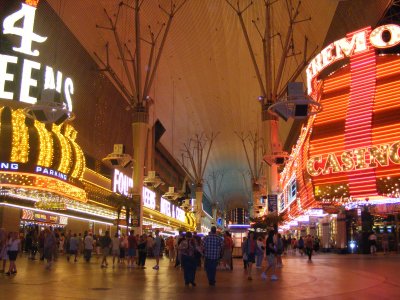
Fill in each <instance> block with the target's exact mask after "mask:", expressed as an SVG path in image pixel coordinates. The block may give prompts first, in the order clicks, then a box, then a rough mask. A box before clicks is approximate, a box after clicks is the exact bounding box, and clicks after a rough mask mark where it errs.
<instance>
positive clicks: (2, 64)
mask: <svg viewBox="0 0 400 300" xmlns="http://www.w3.org/2000/svg"><path fill="white" fill-rule="evenodd" d="M35 12H36V7H33V6H30V5H26V4H24V3H22V6H21V9H20V10H19V11H16V12H14V13H13V14H11V15H9V16H8V17H6V18H5V19H4V21H3V34H5V35H6V34H10V35H16V36H19V37H21V45H20V47H13V48H12V50H13V51H14V52H17V53H21V54H25V55H28V56H33V57H35V56H39V54H40V53H39V50H37V49H32V48H33V46H32V44H33V42H35V43H44V42H45V41H46V40H47V37H44V36H40V35H38V34H36V33H35V32H34V31H33V27H34V23H35ZM19 21H23V22H22V27H16V25H15V24H16V23H17V22H19ZM11 64H14V65H17V67H18V68H21V74H22V75H21V83H20V89H19V98H18V99H15V98H16V97H17V96H16V95H15V93H14V91H10V90H6V83H7V82H14V80H15V77H16V76H15V74H13V73H9V72H10V71H9V69H10V65H11ZM35 70H36V73H37V72H38V71H39V72H40V73H41V74H43V77H44V78H36V77H38V76H36V77H35V76H34V74H33V73H35ZM38 82H43V86H41V87H39V86H38ZM32 87H33V88H35V87H37V88H39V90H54V91H56V92H58V93H59V94H62V92H63V96H64V99H65V104H66V106H67V109H68V110H69V111H72V99H71V95H73V94H74V84H73V82H72V79H71V78H69V77H66V78H65V79H63V74H62V73H61V72H60V71H56V70H54V69H53V68H52V67H49V66H43V67H42V65H41V64H40V63H39V62H36V61H33V60H30V59H23V60H22V59H19V57H17V56H12V55H5V54H0V98H1V99H5V100H17V101H20V102H25V103H30V104H34V103H36V102H37V101H38V99H37V97H36V96H35V95H32V94H31V88H32Z"/></svg>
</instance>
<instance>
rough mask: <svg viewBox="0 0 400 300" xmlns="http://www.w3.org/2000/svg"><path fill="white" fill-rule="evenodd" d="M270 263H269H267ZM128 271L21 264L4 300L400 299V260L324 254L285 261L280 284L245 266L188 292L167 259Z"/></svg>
mask: <svg viewBox="0 0 400 300" xmlns="http://www.w3.org/2000/svg"><path fill="white" fill-rule="evenodd" d="M264 263H265V262H264ZM153 265H154V260H152V259H150V260H148V261H147V267H148V268H147V269H146V270H139V269H127V268H122V267H120V268H119V267H117V268H110V267H109V268H107V269H101V268H100V266H99V264H98V263H96V258H94V259H93V261H92V262H91V263H90V264H86V263H85V262H83V260H82V259H80V260H79V261H78V262H77V263H73V262H71V263H67V262H66V260H65V258H64V257H61V258H60V259H59V261H58V262H57V263H56V264H55V266H54V269H53V270H51V271H46V270H45V268H44V264H43V262H40V261H28V260H27V259H26V258H25V257H20V258H18V260H17V267H18V274H17V275H16V276H12V277H7V276H5V275H3V274H0V299H4V300H6V299H7V300H8V299H10V300H20V299H21V300H22V299H27V300H28V299H29V300H35V299H187V300H195V299H207V300H212V299H218V300H231V299H241V300H255V299H290V300H294V299H357V300H363V299H374V300H376V299H379V300H381V299H400V256H398V255H389V256H383V255H378V256H375V257H371V256H361V255H335V254H319V255H317V256H315V258H314V259H313V263H307V260H306V259H305V258H304V257H300V256H296V257H288V258H284V267H283V268H282V269H280V270H279V272H278V275H279V280H278V281H276V282H271V281H263V280H261V278H260V274H261V271H260V270H254V276H253V280H252V281H248V280H247V278H246V274H245V273H244V272H243V266H242V263H241V260H235V269H234V271H233V272H230V271H218V274H217V285H216V287H209V286H208V284H207V279H206V275H205V272H204V271H203V270H201V271H198V272H197V276H196V282H197V287H185V286H184V284H183V278H182V277H183V275H182V271H181V270H179V269H174V268H173V267H172V266H171V265H170V264H169V262H168V261H167V260H166V259H164V260H163V261H162V263H161V267H160V270H159V271H155V270H152V268H151V267H152V266H153Z"/></svg>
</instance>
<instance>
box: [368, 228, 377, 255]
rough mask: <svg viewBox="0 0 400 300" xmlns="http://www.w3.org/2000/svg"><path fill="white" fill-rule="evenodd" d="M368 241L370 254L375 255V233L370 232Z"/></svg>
mask: <svg viewBox="0 0 400 300" xmlns="http://www.w3.org/2000/svg"><path fill="white" fill-rule="evenodd" d="M368 240H369V245H370V251H371V254H372V255H376V240H377V237H376V234H375V232H373V231H372V232H371V234H370V235H369V237H368Z"/></svg>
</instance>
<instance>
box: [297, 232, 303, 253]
mask: <svg viewBox="0 0 400 300" xmlns="http://www.w3.org/2000/svg"><path fill="white" fill-rule="evenodd" d="M297 247H298V248H299V252H300V255H301V256H303V254H304V239H303V237H302V236H301V237H300V239H299V241H298V243H297Z"/></svg>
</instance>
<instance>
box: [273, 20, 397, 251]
mask: <svg viewBox="0 0 400 300" xmlns="http://www.w3.org/2000/svg"><path fill="white" fill-rule="evenodd" d="M399 33H400V27H399V26H398V25H384V26H379V27H377V28H374V29H373V28H370V27H368V28H363V29H360V30H358V31H356V32H353V33H350V34H348V35H347V36H346V37H344V38H343V39H341V40H338V41H335V42H333V43H332V44H330V45H328V46H327V47H326V48H325V49H324V50H323V51H321V53H320V54H318V55H317V56H316V57H315V58H314V59H313V60H312V61H311V63H310V64H309V66H308V68H307V70H306V71H307V78H308V93H309V95H310V96H311V97H312V98H313V99H314V100H316V101H318V102H319V103H321V104H322V107H323V110H322V112H319V113H318V114H317V115H315V116H311V117H310V118H309V120H308V122H307V124H306V125H304V126H303V128H302V130H301V134H300V137H299V139H298V141H297V144H296V145H295V147H294V148H293V150H292V153H291V155H290V158H289V160H288V162H287V164H286V166H285V169H284V170H283V172H282V173H281V177H280V184H281V186H282V190H283V192H282V194H281V195H280V196H279V203H278V208H279V213H280V214H281V215H282V216H283V217H284V219H285V221H286V224H285V226H284V227H283V228H285V229H288V228H289V227H290V226H291V227H292V228H293V227H297V229H298V228H299V223H300V224H301V225H302V226H304V224H305V223H306V224H308V225H307V226H309V225H310V216H313V217H317V219H315V218H314V220H313V223H314V224H313V227H315V228H316V229H317V230H318V233H319V235H320V236H321V237H322V240H323V244H324V247H325V246H327V247H328V246H329V244H330V243H332V244H334V245H335V247H338V248H345V247H347V242H348V239H350V238H352V234H353V233H350V232H349V227H351V226H353V225H351V226H350V225H349V224H350V223H352V222H353V223H357V218H359V219H360V220H361V221H360V222H361V223H362V224H359V226H358V227H359V229H360V230H361V227H363V229H362V230H361V231H362V234H363V235H364V236H363V238H362V240H363V241H364V244H365V243H366V235H367V234H368V233H367V231H368V230H370V231H371V230H372V226H373V224H371V226H369V229H368V226H366V227H365V226H364V225H365V222H364V221H365V220H367V219H368V217H367V216H368V214H371V212H373V209H370V208H373V207H377V206H379V205H387V204H394V203H398V202H400V193H399V191H400V189H399V181H400V155H399V154H400V153H399V150H400V142H399V138H398V132H399V129H400V122H399V120H398V117H397V116H398V113H399V111H400V101H399V100H400V95H399V93H398V90H399V87H400V59H399V56H398V55H397V50H398V45H399V43H400V38H399V36H400V35H399ZM369 210H370V211H371V212H369ZM326 214H329V216H326ZM354 215H355V216H354ZM289 222H290V224H291V225H289ZM304 222H305V223H304ZM354 226H355V227H357V224H355V225H354Z"/></svg>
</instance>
